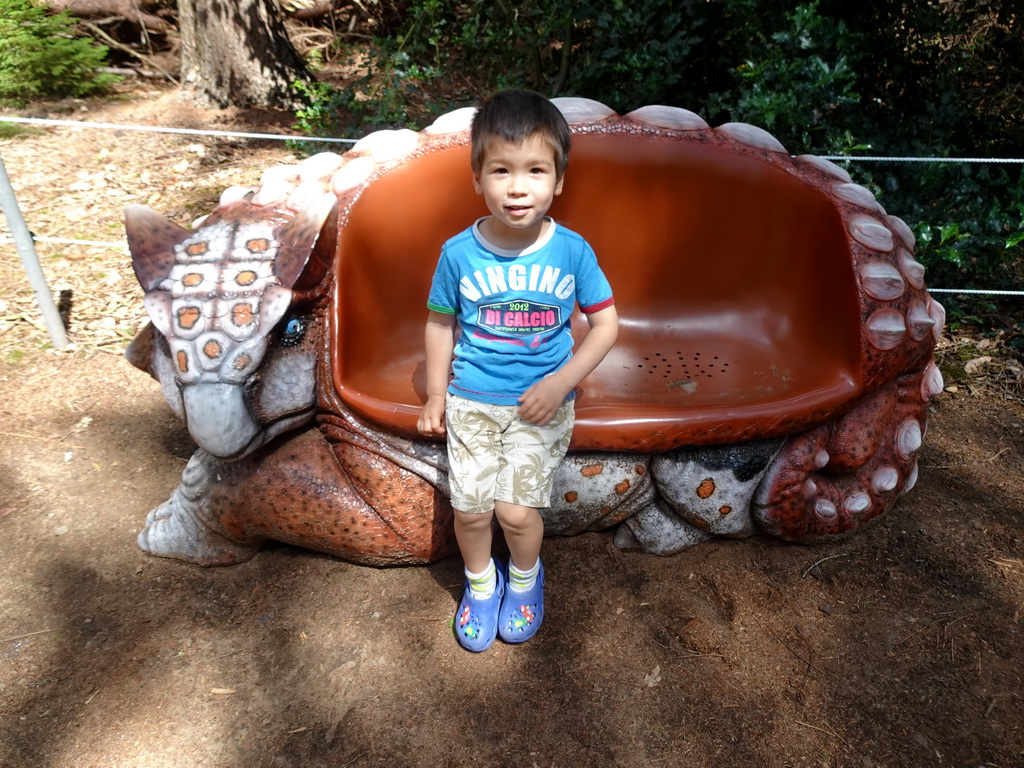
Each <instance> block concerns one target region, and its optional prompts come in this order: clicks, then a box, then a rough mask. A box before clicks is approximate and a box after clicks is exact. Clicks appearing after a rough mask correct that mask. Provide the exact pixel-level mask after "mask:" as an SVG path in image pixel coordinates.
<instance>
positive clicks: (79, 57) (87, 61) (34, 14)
mask: <svg viewBox="0 0 1024 768" xmlns="http://www.w3.org/2000/svg"><path fill="white" fill-rule="evenodd" d="M73 27H74V21H73V19H72V18H71V16H70V15H68V14H67V13H66V12H62V13H58V14H50V13H48V12H47V10H46V8H45V6H43V5H37V4H35V3H33V2H31V1H30V0H0V40H2V41H3V44H2V45H0V100H2V101H8V102H11V103H24V102H26V101H29V100H31V99H38V98H60V97H64V96H86V95H88V94H90V93H95V92H97V91H100V90H102V89H104V88H106V87H107V86H109V85H110V84H111V83H113V82H116V81H117V79H118V78H116V77H115V76H113V75H109V74H101V73H98V72H97V71H96V70H97V68H98V67H99V66H101V65H102V63H103V59H104V57H105V56H106V53H107V49H106V48H105V47H103V46H101V45H97V44H96V43H95V42H93V41H92V40H86V39H78V38H75V37H73Z"/></svg>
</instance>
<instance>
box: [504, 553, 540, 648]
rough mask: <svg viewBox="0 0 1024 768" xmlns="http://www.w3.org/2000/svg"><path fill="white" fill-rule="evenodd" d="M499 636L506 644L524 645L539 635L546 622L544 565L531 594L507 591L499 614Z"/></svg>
mask: <svg viewBox="0 0 1024 768" xmlns="http://www.w3.org/2000/svg"><path fill="white" fill-rule="evenodd" d="M498 617H499V618H498V634H500V635H501V639H502V640H504V641H505V642H506V643H524V642H526V641H527V640H529V639H530V638H531V637H533V636H534V635H535V634H537V630H538V629H540V623H541V622H542V621H544V564H543V563H541V565H540V572H539V573H538V574H537V583H536V584H535V585H534V587H533V589H531V590H530V591H529V592H515V591H513V590H512V589H506V590H505V597H504V599H503V600H502V601H501V611H500V613H499V614H498Z"/></svg>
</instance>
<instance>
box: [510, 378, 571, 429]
mask: <svg viewBox="0 0 1024 768" xmlns="http://www.w3.org/2000/svg"><path fill="white" fill-rule="evenodd" d="M568 394H569V390H567V389H565V388H564V387H563V386H562V385H561V384H559V383H558V382H557V381H555V380H554V378H553V377H550V376H549V377H548V378H546V379H541V380H540V381H538V382H537V383H536V384H534V385H533V386H532V387H530V388H529V389H528V390H526V391H525V392H523V394H522V396H521V397H520V398H519V418H521V419H522V420H523V421H528V422H530V423H531V424H536V425H537V426H539V427H543V426H544V425H545V424H547V423H548V422H549V421H550V420H551V417H552V416H554V415H555V412H556V411H557V410H558V409H559V408H560V407H561V405H562V403H564V402H565V396H566V395H568Z"/></svg>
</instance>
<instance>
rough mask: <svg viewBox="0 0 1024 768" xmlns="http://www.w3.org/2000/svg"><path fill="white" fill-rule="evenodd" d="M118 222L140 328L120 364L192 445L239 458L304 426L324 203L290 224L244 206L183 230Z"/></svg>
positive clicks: (135, 212) (289, 217)
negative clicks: (177, 421)
mask: <svg viewBox="0 0 1024 768" xmlns="http://www.w3.org/2000/svg"><path fill="white" fill-rule="evenodd" d="M125 218H126V228H127V233H128V243H129V248H130V250H131V253H132V266H133V268H134V270H135V274H136V277H137V278H138V280H139V283H140V284H141V285H142V288H143V290H144V291H145V298H144V303H145V307H146V312H147V314H148V315H149V318H150V324H149V325H148V326H147V327H146V329H145V330H144V331H143V332H142V333H140V334H139V336H138V337H137V338H136V339H135V340H134V341H133V342H132V344H131V346H130V348H129V350H128V359H129V360H130V361H131V362H132V364H134V365H135V366H137V367H138V368H141V369H142V370H144V371H147V372H148V373H150V374H151V375H153V377H154V378H156V379H157V380H158V381H160V383H161V385H162V387H163V392H164V397H165V398H166V400H167V402H168V404H169V405H170V407H171V409H172V410H173V411H174V412H175V413H177V414H178V415H179V416H181V417H182V418H183V419H184V421H185V423H186V425H187V427H188V430H189V433H190V434H191V436H192V438H193V439H194V440H195V441H196V443H197V444H198V445H199V446H200V447H201V448H202V449H203V450H205V451H206V452H207V453H209V454H211V455H213V456H215V457H217V458H220V459H237V458H240V457H242V456H245V455H248V454H249V453H251V452H252V451H253V450H255V449H256V448H258V447H259V446H261V445H263V444H265V443H266V442H268V441H269V440H272V439H273V438H274V437H276V436H277V435H279V434H281V433H283V432H287V431H290V430H294V429H295V428H296V427H298V426H300V425H302V424H303V423H305V422H306V421H308V420H309V419H310V418H311V416H312V413H313V409H314V405H315V394H314V391H315V388H314V369H315V362H316V352H315V338H316V333H315V329H314V328H313V326H314V325H315V323H316V318H314V317H312V316H311V315H308V314H307V312H308V311H309V309H310V307H311V306H312V303H313V302H312V301H311V299H312V297H313V296H315V295H316V294H317V292H318V289H319V287H320V285H321V280H322V278H323V276H324V273H325V271H326V264H327V259H326V258H325V257H324V254H327V253H333V249H334V239H333V234H334V233H335V231H336V224H335V222H336V202H335V198H334V196H333V195H324V196H322V198H320V199H319V200H318V201H315V202H314V204H312V205H310V206H309V207H307V208H305V209H304V210H303V211H302V212H300V213H298V214H296V213H295V212H294V211H290V210H287V209H281V210H276V209H272V210H268V209H267V208H266V207H260V206H255V205H253V204H252V202H251V201H250V200H249V199H247V198H242V199H239V200H237V201H234V202H231V203H230V204H228V205H222V206H221V207H219V208H218V209H217V211H216V212H215V213H214V214H212V215H211V216H209V217H207V218H206V219H205V220H203V221H201V222H200V223H199V224H198V226H197V227H196V228H195V229H194V230H192V231H189V230H186V229H184V228H182V227H179V226H177V225H176V224H174V223H172V222H171V221H169V220H168V219H166V218H164V217H163V216H161V215H160V214H158V213H155V212H153V211H151V210H149V209H147V208H145V207H143V206H136V205H133V206H129V207H128V209H127V211H126V216H125ZM321 231H323V232H324V233H326V234H325V235H324V236H323V237H321ZM272 347H273V348H276V349H275V354H274V355H271V356H268V355H267V351H268V349H270V348H272Z"/></svg>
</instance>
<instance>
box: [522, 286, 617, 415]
mask: <svg viewBox="0 0 1024 768" xmlns="http://www.w3.org/2000/svg"><path fill="white" fill-rule="evenodd" d="M586 317H587V322H589V323H590V333H588V334H587V336H586V338H585V339H583V342H582V343H581V344H580V346H579V348H578V349H576V350H575V351H574V352H573V355H572V357H571V358H570V360H569V362H568V363H566V364H565V365H563V366H562V367H561V368H559V369H558V370H557V371H555V373H553V374H551V375H550V376H548V377H547V378H545V379H541V380H540V381H538V382H537V383H536V384H534V385H533V386H532V387H530V388H529V389H528V390H526V391H525V392H524V393H523V396H522V397H520V398H519V416H520V418H522V419H523V420H524V421H529V422H531V423H532V424H539V425H544V424H547V422H548V420H549V419H550V418H551V417H552V416H554V415H555V411H557V410H558V408H559V406H561V404H562V402H563V401H564V400H565V398H566V396H567V395H568V394H569V393H570V392H571V391H572V390H573V389H574V388H575V387H576V385H577V384H579V383H580V382H581V381H583V379H585V378H586V377H587V376H589V375H590V372H591V371H593V370H594V369H595V368H597V366H598V364H599V363H600V362H601V361H602V360H604V357H605V355H607V354H608V350H610V349H611V348H612V345H613V344H615V339H616V337H618V335H619V315H618V313H617V312H616V311H615V305H614V304H613V305H611V306H609V307H605V308H604V309H600V310H598V311H597V312H593V313H591V314H589V315H587V316H586Z"/></svg>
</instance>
